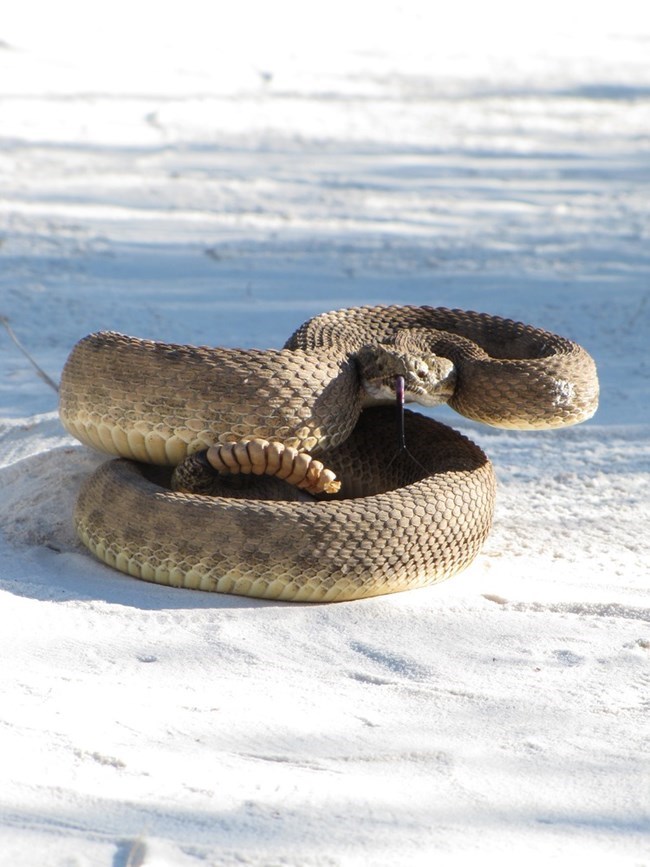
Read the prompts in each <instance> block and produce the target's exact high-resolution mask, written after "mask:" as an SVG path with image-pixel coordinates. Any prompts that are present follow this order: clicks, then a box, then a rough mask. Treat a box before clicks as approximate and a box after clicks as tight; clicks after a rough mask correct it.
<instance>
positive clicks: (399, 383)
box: [395, 374, 406, 452]
mask: <svg viewBox="0 0 650 867" xmlns="http://www.w3.org/2000/svg"><path fill="white" fill-rule="evenodd" d="M395 405H396V406H397V447H398V449H399V450H400V451H401V452H403V451H405V449H406V437H405V435H404V377H403V376H401V375H400V374H398V375H397V376H396V377H395Z"/></svg>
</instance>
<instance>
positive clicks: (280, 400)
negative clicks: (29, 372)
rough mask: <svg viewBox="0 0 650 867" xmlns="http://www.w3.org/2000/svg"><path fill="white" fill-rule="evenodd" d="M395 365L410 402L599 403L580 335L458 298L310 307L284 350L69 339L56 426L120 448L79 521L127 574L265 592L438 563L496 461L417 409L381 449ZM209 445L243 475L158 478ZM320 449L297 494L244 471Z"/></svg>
mask: <svg viewBox="0 0 650 867" xmlns="http://www.w3.org/2000/svg"><path fill="white" fill-rule="evenodd" d="M398 375H399V376H402V377H403V378H404V381H405V389H406V398H407V400H411V401H412V400H416V401H419V402H421V403H424V404H429V405H433V404H436V403H441V402H448V403H449V404H450V406H452V407H453V408H454V409H456V410H457V411H458V412H460V413H462V414H463V415H465V416H467V417H468V418H471V419H477V420H479V421H483V422H486V423H487V424H492V425H497V426H501V427H513V428H524V429H532V428H548V427H561V426H564V425H569V424H575V423H577V422H580V421H583V420H584V419H587V418H589V417H590V416H591V415H593V413H594V412H595V410H596V407H597V403H598V380H597V376H596V369H595V365H594V362H593V360H592V358H591V357H590V356H589V355H588V353H587V352H586V351H585V350H584V349H583V348H582V347H580V346H578V345H577V344H576V343H574V342H572V341H570V340H567V339H565V338H562V337H559V336H557V335H555V334H551V333H550V332H547V331H543V330H541V329H537V328H533V327H531V326H527V325H524V324H522V323H519V322H513V321H511V320H506V319H501V318H499V317H494V316H489V315H487V314H478V313H472V312H467V311H459V310H447V309H444V308H430V307H407V306H392V307H360V308H350V309H347V310H341V311H336V312H334V313H327V314H322V315H320V316H316V317H314V318H313V319H311V320H309V321H308V322H306V323H305V324H304V325H303V326H301V327H300V328H299V329H298V330H297V331H296V332H295V333H294V334H293V335H292V336H291V337H290V338H289V340H288V341H287V343H286V345H285V348H284V349H282V350H264V351H262V350H248V349H246V350H245V349H223V348H206V347H193V346H180V345H171V344H163V343H157V342H154V341H146V340H140V339H137V338H132V337H126V336H124V335H120V334H116V333H113V332H100V333H98V334H93V335H90V336H88V337H86V338H84V339H83V340H81V341H80V342H79V343H78V344H77V345H76V346H75V347H74V349H73V351H72V353H71V355H70V357H69V359H68V361H67V363H66V365H65V368H64V371H63V375H62V381H61V389H60V414H61V419H62V421H63V423H64V425H65V427H66V428H67V429H68V430H69V431H70V432H71V433H72V434H73V435H74V436H75V437H77V438H78V439H79V440H81V441H82V442H84V443H86V444H88V445H90V446H93V447H95V448H98V449H100V450H102V451H105V452H108V453H110V454H113V455H119V456H121V458H122V459H121V460H117V461H109V462H107V463H105V464H103V465H102V466H101V467H100V468H99V469H98V470H97V471H96V472H95V473H94V474H93V475H92V476H91V477H90V478H89V479H88V480H87V481H86V482H85V483H84V485H83V487H82V490H81V492H80V495H79V499H78V503H77V507H76V511H75V524H76V527H77V530H78V533H79V536H80V538H81V539H82V541H83V542H84V543H85V544H86V545H87V546H88V548H89V549H90V550H91V551H92V552H93V553H94V554H95V555H96V556H97V557H99V558H100V559H101V560H103V561H104V562H106V563H108V564H109V565H111V566H114V567H116V568H118V569H120V570H122V571H124V572H127V573H129V574H131V575H134V576H136V577H139V578H144V579H146V580H149V581H155V582H158V583H162V584H169V585H174V586H182V587H190V588H198V589H202V590H217V591H221V592H229V593H238V594H244V595H249V596H256V597H264V598H277V599H285V600H296V601H297V600H302V601H328V600H343V599H353V598H359V597H365V596H373V595H377V594H381V593H390V592H394V591H398V590H405V589H408V588H413V587H422V586H425V585H428V584H431V583H434V582H436V581H440V580H442V579H443V578H447V577H449V576H450V575H453V574H454V573H456V572H458V571H459V570H461V569H463V568H464V567H466V566H467V565H468V564H469V563H470V562H471V561H472V560H473V559H474V557H475V556H476V554H477V553H478V551H479V549H480V547H481V545H482V543H483V541H484V540H485V537H486V536H487V533H488V531H489V528H490V525H491V521H492V513H493V502H494V487H495V483H494V474H493V470H492V467H491V464H490V462H489V461H488V459H487V458H486V457H485V455H484V454H483V452H482V451H481V450H480V449H479V448H478V447H477V446H476V445H474V444H473V443H471V442H470V441H469V440H467V439H466V438H465V437H463V436H461V435H460V434H458V433H457V432H455V431H453V430H451V429H450V428H448V427H446V426H445V425H441V424H439V423H437V422H434V421H432V420H430V419H428V418H425V417H423V416H421V415H419V414H415V413H406V419H405V436H406V445H407V451H400V452H398V451H397V441H396V434H395V430H396V418H395V417H396V413H395V409H394V407H389V406H385V405H382V404H386V403H390V402H394V397H393V395H394V383H395V377H396V376H398ZM373 404H377V405H376V406H373ZM253 440H255V441H257V440H266V441H267V443H266V445H265V444H261V445H260V444H259V443H257V442H255V443H253V442H252V441H253ZM269 442H270V443H271V445H270V446H269V445H268V443H269ZM219 443H221V444H227V443H240V445H238V446H236V447H234V446H227V447H225V451H223V457H222V458H221V460H222V463H223V460H227V461H231V462H232V461H234V460H235V458H233V455H239V457H238V458H237V459H236V460H237V461H239V464H237V465H236V466H235V467H234V468H235V469H238V468H239V469H241V471H242V472H243V473H245V474H246V475H239V476H233V475H230V476H228V475H227V474H226V475H223V476H221V482H220V483H219V484H220V485H221V487H217V488H216V490H217V495H216V496H207V495H204V494H196V493H180V492H178V491H172V490H170V489H169V476H170V470H169V469H165V467H169V466H175V465H177V464H181V463H182V462H183V461H184V460H185V459H186V457H187V456H188V455H192V454H193V453H196V452H199V451H200V450H205V449H206V448H207V447H208V446H213V445H214V444H219ZM278 444H281V445H278ZM283 447H286V449H285V452H283ZM278 449H279V451H278ZM290 449H294V450H295V451H290ZM213 454H216V452H215V450H211V451H210V452H208V455H213ZM251 454H252V455H253V457H250V455H251ZM259 455H264V457H263V461H264V466H263V467H262V466H261V465H259V467H258V465H257V464H256V461H258V460H262V458H260V457H259ZM278 455H279V456H278ZM282 455H284V457H282ZM297 456H298V457H297ZM312 457H313V458H315V459H316V460H315V461H314V462H312V466H311V469H308V464H309V461H310V460H311V458H312ZM197 459H198V457H197V458H194V459H193V460H195V461H196V460H197ZM282 460H284V462H285V465H286V466H285V469H284V470H283V471H282V472H280V470H278V468H277V467H278V466H279V464H280V463H281V462H282ZM273 462H275V463H274V466H273V468H269V467H270V464H271V463H273ZM319 462H320V463H319ZM321 464H325V465H326V467H327V468H328V469H329V470H331V471H332V472H333V473H335V474H336V476H337V478H338V479H339V480H340V481H341V483H342V487H341V490H340V491H339V492H338V493H335V494H324V493H319V494H317V496H316V497H315V498H314V497H312V496H308V495H307V494H305V493H304V492H301V491H297V490H296V488H291V487H289V486H288V485H287V484H286V483H284V482H280V481H278V480H277V479H275V478H272V479H271V478H269V477H268V476H264V477H263V478H264V479H266V480H267V481H266V482H265V483H264V484H262V485H261V487H260V488H259V489H258V488H256V487H255V484H257V481H258V479H259V478H260V477H259V476H258V473H260V472H269V473H271V474H272V475H278V476H281V475H282V473H283V474H284V476H285V477H286V476H287V475H290V476H291V478H292V479H293V478H294V477H295V479H298V478H299V477H300V478H302V477H303V476H305V475H306V474H307V473H308V472H309V473H313V474H314V477H316V476H318V473H319V472H320V469H318V468H319V467H320V465H321ZM181 469H182V468H181ZM222 469H223V467H222ZM179 472H180V471H179ZM328 479H329V477H328ZM251 480H253V482H254V483H255V484H254V485H253V487H250V485H249V482H250V481H251ZM267 497H270V498H271V499H266V498H267Z"/></svg>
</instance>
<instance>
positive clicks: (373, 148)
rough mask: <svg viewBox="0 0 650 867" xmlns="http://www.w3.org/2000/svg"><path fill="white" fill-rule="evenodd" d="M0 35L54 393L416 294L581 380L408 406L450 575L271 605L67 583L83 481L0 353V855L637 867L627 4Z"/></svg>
mask: <svg viewBox="0 0 650 867" xmlns="http://www.w3.org/2000/svg"><path fill="white" fill-rule="evenodd" d="M450 5H451V4H450ZM377 6H380V7H381V9H377V8H376V7H377ZM18 7H20V8H18ZM220 7H221V10H220ZM231 7H236V9H233V8H231ZM605 7H607V8H605ZM0 40H2V41H3V42H2V46H0V314H4V315H6V316H9V317H10V319H11V322H12V325H13V327H14V329H15V331H16V333H17V334H18V336H19V337H20V339H21V340H22V341H23V343H24V344H25V345H26V346H27V347H28V348H29V350H30V351H31V352H32V353H33V354H34V355H35V356H37V357H38V359H39V361H40V363H41V364H42V365H43V366H44V367H45V368H46V369H47V370H48V372H50V373H51V374H52V375H53V376H55V377H58V375H59V373H60V370H61V367H62V364H63V362H64V360H65V357H66V355H67V353H68V351H69V350H70V348H71V346H72V345H73V343H74V342H75V341H76V340H77V339H79V338H80V337H82V336H83V335H84V334H86V333H88V332H89V331H92V330H96V329H101V328H109V329H115V330H121V331H126V332H130V333H133V334H138V335H140V336H145V337H154V338H160V339H163V340H176V341H182V342H194V343H213V344H222V345H241V346H262V347H266V346H279V345H281V344H282V343H283V341H284V340H285V339H286V337H287V336H288V335H289V334H290V333H291V331H292V330H293V329H294V328H295V327H297V326H298V325H299V324H300V322H302V321H303V320H304V319H305V318H307V317H308V316H309V315H312V314H314V313H317V312H320V311H322V310H327V309H332V308H336V307H341V306H348V305H354V304H366V303H416V304H418V303H423V304H434V305H446V306H455V307H463V308H473V309H480V310H485V311H487V312H492V313H496V314H500V315H506V316H510V317H512V318H516V319H523V320H525V321H529V322H532V323H533V324H536V325H539V326H541V327H545V328H548V329H550V330H553V331H557V332H560V333H562V334H565V335H566V336H569V337H571V338H574V339H576V340H578V341H580V342H581V343H583V344H584V345H585V346H586V347H587V348H588V349H589V350H590V351H591V352H592V354H593V355H594V357H595V358H596V361H597V363H598V365H599V371H600V376H601V384H602V392H603V393H602V403H601V409H600V410H599V412H598V414H597V415H596V417H595V418H594V419H593V420H592V421H590V422H588V423H587V424H585V425H582V426H580V427H576V428H573V429H569V430H566V431H551V432H545V433H538V434H531V433H518V432H505V431H498V430H494V429H488V428H484V427H482V426H480V425H475V424H472V423H470V422H468V421H467V420H465V419H463V418H461V417H459V416H456V415H455V414H454V413H452V412H451V411H448V410H445V411H444V412H442V413H438V415H439V416H440V417H443V418H444V419H445V420H448V421H449V422H450V423H452V424H454V425H455V426H457V427H459V428H460V429H462V430H463V431H465V432H468V433H470V435H471V436H472V437H473V438H474V439H476V441H477V442H479V443H480V444H481V445H482V446H483V447H484V448H485V449H486V451H487V452H488V454H489V455H490V456H491V458H492V460H493V462H494V464H495V467H496V470H497V474H498V477H499V482H500V487H499V493H498V507H497V513H496V519H495V525H494V530H493V532H492V534H491V536H490V538H489V540H488V542H487V544H486V546H485V549H484V552H483V553H482V554H481V555H480V556H479V558H478V560H477V561H476V562H475V564H474V565H473V566H472V567H471V568H470V569H469V570H467V571H466V572H465V573H463V574H462V575H460V576H458V577H456V578H454V579H452V580H451V581H449V582H447V583H445V584H441V585H440V586H437V587H433V588H430V589H428V590H422V591H416V592H411V593H407V594H401V595H396V596H392V597H391V596H389V597H383V598H378V599H372V600H368V601H364V602H354V603H345V604H339V605H333V606H315V607H309V606H301V605H297V606H292V605H282V604H270V603H263V602H257V601H254V600H246V599H239V598H235V597H227V596H223V597H222V596H216V595H215V596H213V595H209V594H201V593H196V592H191V591H178V590H172V589H167V588H164V587H157V586H152V585H148V584H145V583H143V582H138V581H136V580H134V579H131V578H128V577H125V576H122V575H120V574H118V573H116V572H113V571H111V570H110V569H108V568H106V567H104V566H103V565H101V564H99V563H97V562H95V561H94V560H93V559H91V557H90V555H88V554H87V553H86V552H85V550H83V549H82V548H81V547H80V546H79V544H78V543H77V542H76V541H75V538H74V535H73V532H72V529H71V525H70V521H71V512H72V508H73V503H74V499H75V492H76V490H77V487H78V485H79V483H80V480H81V479H82V478H83V477H84V475H85V474H86V473H88V471H89V470H90V469H91V468H92V467H93V466H95V465H96V464H97V463H98V462H99V461H100V460H101V459H102V458H101V457H99V456H96V455H93V454H92V453H91V452H90V451H89V450H86V449H84V448H82V447H81V446H79V445H78V444H76V443H75V442H74V441H72V440H71V439H70V438H68V437H67V436H66V435H65V433H64V431H63V429H62V427H61V426H60V424H59V422H58V418H57V414H56V399H55V396H54V394H53V393H52V392H51V391H50V390H49V389H48V388H47V386H46V385H45V384H44V383H43V382H42V381H41V380H40V379H39V378H38V377H37V376H36V375H35V373H34V371H33V369H32V368H31V367H30V366H29V364H28V363H27V361H26V360H25V358H24V356H23V355H21V354H20V353H19V351H18V350H17V349H16V347H15V346H14V345H13V344H12V343H11V342H10V341H9V339H8V337H7V335H5V334H4V332H0V365H1V371H2V376H1V378H0V490H1V496H0V521H1V524H2V534H1V535H0V659H2V666H1V667H0V679H1V681H2V683H1V689H0V696H1V699H0V762H1V764H0V768H1V778H2V785H1V787H0V863H1V864H3V865H5V864H7V865H11V867H33V865H39V867H42V865H61V867H63V865H66V867H67V865H78V867H85V865H111V867H126V865H130V867H134V865H136V864H137V865H145V867H160V865H179V867H185V865H200V864H206V865H236V864H237V865H239V864H247V865H291V867H302V865H359V867H365V865H391V867H392V865H407V867H410V865H430V864H476V863H479V862H481V861H483V860H484V859H486V858H488V857H494V858H498V859H499V862H500V863H501V864H521V863H522V862H523V863H526V864H531V863H533V864H537V863H540V864H542V863H543V864H547V863H553V864H571V865H573V864H575V863H577V859H580V863H590V864H591V865H594V864H604V865H614V864H615V865H628V864H629V865H637V867H638V865H647V864H650V856H649V855H648V852H650V761H649V742H650V726H649V723H648V712H649V707H650V704H649V695H650V667H649V660H650V656H649V654H650V630H648V621H649V620H650V608H649V606H648V578H649V565H648V564H649V562H650V560H649V554H650V541H649V535H650V521H649V517H650V503H649V501H650V493H649V486H648V482H649V474H650V410H649V408H648V406H649V403H650V367H649V364H650V357H649V355H648V346H649V344H650V281H649V277H650V254H649V251H650V208H649V205H648V202H649V201H650V138H649V131H650V64H649V63H648V57H650V15H649V13H648V7H647V4H644V3H632V2H617V3H616V4H593V3H592V4H583V3H577V2H576V3H571V2H566V3H560V2H557V0H550V2H545V3H540V4H538V5H537V7H536V8H533V7H532V6H531V5H530V4H522V3H507V2H503V0H496V2H492V3H490V4H475V3H470V2H464V3H463V2H457V3H455V4H453V11H452V10H450V9H447V8H444V9H443V8H442V7H441V6H440V5H439V4H433V3H428V2H424V0H423V2H410V3H409V2H406V3H401V4H398V3H392V2H390V3H386V4H369V3H365V2H359V3H356V4H355V3H346V4H343V3H340V2H333V3H332V2H330V3H329V4H319V5H318V6H316V4H307V3H304V2H303V3H296V2H284V3H283V2H276V3H268V2H266V3H264V2H241V3H232V4H219V3H216V2H214V3H207V2H203V3H201V2H196V0H191V2H185V3H183V4H170V3H158V4H155V3H149V2H140V3H135V2H131V3H124V2H113V3H111V4H103V3H102V4H97V3H71V2H65V0H62V2H58V3H56V4H54V3H51V4H43V3H38V2H30V0H21V3H20V4H14V7H13V8H12V9H11V10H10V11H9V13H8V15H7V14H5V15H4V16H3V18H2V22H1V24H0ZM179 532H184V533H190V532H191V528H179Z"/></svg>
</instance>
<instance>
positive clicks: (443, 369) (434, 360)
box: [356, 343, 456, 406]
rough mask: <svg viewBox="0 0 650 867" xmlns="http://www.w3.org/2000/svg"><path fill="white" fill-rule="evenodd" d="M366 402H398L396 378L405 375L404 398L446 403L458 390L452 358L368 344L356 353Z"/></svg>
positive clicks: (433, 404)
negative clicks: (396, 397) (396, 398)
mask: <svg viewBox="0 0 650 867" xmlns="http://www.w3.org/2000/svg"><path fill="white" fill-rule="evenodd" d="M356 358H357V362H358V364H359V369H360V376H361V384H362V386H363V390H364V391H365V394H366V403H394V401H395V377H396V376H403V377H404V400H405V402H406V403H419V404H422V405H423V406H437V405H438V404H441V403H446V402H447V401H448V400H449V398H450V397H451V396H452V395H453V393H454V388H455V386H456V369H455V367H454V364H453V362H452V361H450V360H449V359H448V358H444V357H442V356H440V355H435V354H434V353H432V352H426V351H423V350H418V351H417V352H413V351H408V352H403V351H401V350H400V349H398V348H397V347H396V346H394V345H392V344H384V343H377V344H372V345H369V346H364V347H363V348H362V349H360V350H359V352H358V353H357V355H356Z"/></svg>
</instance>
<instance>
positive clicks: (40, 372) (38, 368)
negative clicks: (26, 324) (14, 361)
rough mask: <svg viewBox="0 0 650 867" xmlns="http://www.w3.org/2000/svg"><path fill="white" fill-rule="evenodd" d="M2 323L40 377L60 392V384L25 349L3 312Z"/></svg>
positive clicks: (0, 318)
mask: <svg viewBox="0 0 650 867" xmlns="http://www.w3.org/2000/svg"><path fill="white" fill-rule="evenodd" d="M0 324H2V325H4V327H5V330H6V332H7V334H8V335H9V337H11V339H12V340H13V342H14V343H15V344H16V346H17V347H18V349H20V351H21V352H22V354H23V355H24V356H25V358H26V359H27V361H29V362H30V364H32V365H33V367H34V369H35V370H36V373H37V374H38V375H39V376H40V378H41V379H42V380H43V382H46V383H47V384H48V385H49V386H50V388H53V389H54V391H56V392H57V393H58V391H59V386H58V385H57V384H56V382H54V380H53V379H52V378H51V377H49V376H48V375H47V373H45V371H44V370H43V368H42V367H41V366H40V365H39V364H38V362H37V361H35V359H33V358H32V356H31V355H30V354H29V352H28V351H27V350H26V349H25V347H24V346H23V345H22V343H21V342H20V340H18V338H17V337H16V334H15V332H14V330H13V328H12V327H11V325H10V324H9V318H8V317H7V316H3V315H2V314H0Z"/></svg>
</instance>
